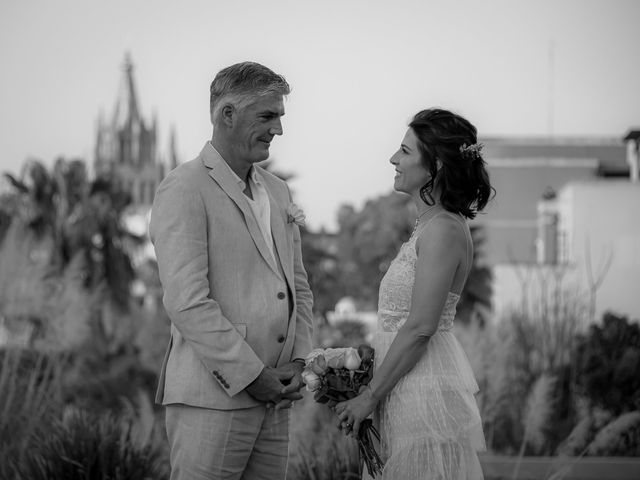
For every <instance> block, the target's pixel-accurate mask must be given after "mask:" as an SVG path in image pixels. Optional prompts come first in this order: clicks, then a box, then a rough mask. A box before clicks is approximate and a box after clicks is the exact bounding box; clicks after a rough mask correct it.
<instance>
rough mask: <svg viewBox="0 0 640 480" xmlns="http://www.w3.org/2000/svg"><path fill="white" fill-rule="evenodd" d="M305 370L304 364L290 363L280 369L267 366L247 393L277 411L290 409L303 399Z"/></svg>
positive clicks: (249, 386)
mask: <svg viewBox="0 0 640 480" xmlns="http://www.w3.org/2000/svg"><path fill="white" fill-rule="evenodd" d="M303 368H304V365H303V364H302V362H289V363H287V364H285V365H282V366H280V367H278V368H273V367H267V366H265V367H264V368H263V369H262V371H261V372H260V375H258V378H256V379H255V380H254V381H253V382H251V383H250V384H249V385H248V386H247V388H246V391H247V393H248V394H249V395H251V396H252V397H253V398H255V399H256V400H259V401H261V402H264V403H266V404H267V407H273V408H275V409H276V410H281V409H283V408H290V407H291V406H292V405H293V402H294V401H296V400H300V399H302V394H301V393H300V389H301V388H302V387H303V386H304V382H303V381H302V375H301V374H302V370H303Z"/></svg>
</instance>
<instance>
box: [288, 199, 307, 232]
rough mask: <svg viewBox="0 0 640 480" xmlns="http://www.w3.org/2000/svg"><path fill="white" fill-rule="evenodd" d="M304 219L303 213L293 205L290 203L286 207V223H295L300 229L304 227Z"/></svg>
mask: <svg viewBox="0 0 640 480" xmlns="http://www.w3.org/2000/svg"><path fill="white" fill-rule="evenodd" d="M305 219H306V217H305V215H304V212H303V211H302V209H300V207H298V206H297V205H296V204H295V203H290V204H289V206H288V207H287V223H295V224H296V225H298V226H300V227H304V221H305Z"/></svg>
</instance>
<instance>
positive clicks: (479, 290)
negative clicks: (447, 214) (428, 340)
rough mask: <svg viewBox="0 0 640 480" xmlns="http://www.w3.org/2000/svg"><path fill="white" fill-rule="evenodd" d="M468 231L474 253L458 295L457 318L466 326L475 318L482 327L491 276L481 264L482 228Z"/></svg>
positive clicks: (489, 295)
mask: <svg viewBox="0 0 640 480" xmlns="http://www.w3.org/2000/svg"><path fill="white" fill-rule="evenodd" d="M470 230H471V240H472V241H473V252H474V255H473V265H472V266H471V271H470V272H469V277H468V278H467V282H466V283H465V286H464V289H463V291H462V294H461V295H460V301H459V302H458V307H457V317H458V318H459V319H460V320H461V321H462V322H463V323H466V324H469V323H470V322H471V321H473V320H474V318H475V319H477V320H478V322H479V323H480V326H483V325H484V324H485V323H486V321H487V318H486V317H487V313H488V312H489V311H490V310H491V297H492V295H493V288H492V281H493V275H492V272H491V269H490V268H489V267H488V266H487V265H484V264H483V263H482V258H483V252H482V245H483V244H484V242H485V237H484V235H483V229H482V227H481V226H479V225H471V226H470Z"/></svg>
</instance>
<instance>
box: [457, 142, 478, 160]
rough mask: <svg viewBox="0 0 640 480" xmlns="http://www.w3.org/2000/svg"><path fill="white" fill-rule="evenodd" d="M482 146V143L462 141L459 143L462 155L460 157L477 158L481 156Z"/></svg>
mask: <svg viewBox="0 0 640 480" xmlns="http://www.w3.org/2000/svg"><path fill="white" fill-rule="evenodd" d="M482 147H484V144H483V143H474V144H472V145H467V144H466V143H463V144H462V145H460V154H461V155H462V158H465V159H467V160H477V159H478V158H482V156H481V155H480V152H481V151H482Z"/></svg>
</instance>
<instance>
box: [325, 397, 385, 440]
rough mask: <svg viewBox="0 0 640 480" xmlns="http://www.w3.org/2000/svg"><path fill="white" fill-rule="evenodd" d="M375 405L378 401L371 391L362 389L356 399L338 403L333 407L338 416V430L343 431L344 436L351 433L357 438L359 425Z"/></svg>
mask: <svg viewBox="0 0 640 480" xmlns="http://www.w3.org/2000/svg"><path fill="white" fill-rule="evenodd" d="M377 404H378V401H377V400H376V399H375V398H374V396H373V394H372V393H371V389H370V388H369V387H364V388H363V389H362V390H361V391H360V395H358V396H357V397H354V398H352V399H351V400H347V401H346V402H340V403H338V404H337V405H336V406H335V409H334V410H335V412H336V414H337V415H338V428H339V429H341V430H343V431H344V432H345V434H349V433H351V434H352V435H353V436H354V437H357V436H358V432H359V431H360V424H361V423H362V421H363V420H364V419H365V418H367V417H368V416H369V415H370V414H371V412H373V409H374V408H376V405H377Z"/></svg>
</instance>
